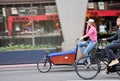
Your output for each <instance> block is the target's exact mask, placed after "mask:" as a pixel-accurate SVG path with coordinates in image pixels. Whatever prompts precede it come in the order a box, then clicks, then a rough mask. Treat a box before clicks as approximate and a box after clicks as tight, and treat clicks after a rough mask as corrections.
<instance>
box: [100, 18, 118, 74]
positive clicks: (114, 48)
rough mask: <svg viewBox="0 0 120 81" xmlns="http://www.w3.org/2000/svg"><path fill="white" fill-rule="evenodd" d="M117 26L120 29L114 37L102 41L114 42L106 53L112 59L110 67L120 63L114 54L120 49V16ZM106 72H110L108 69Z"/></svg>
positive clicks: (107, 47) (106, 48) (106, 47)
mask: <svg viewBox="0 0 120 81" xmlns="http://www.w3.org/2000/svg"><path fill="white" fill-rule="evenodd" d="M116 25H117V26H118V27H119V29H118V31H117V32H116V33H115V34H114V35H113V36H111V37H108V38H103V39H102V40H106V41H112V43H111V44H109V45H107V46H105V52H106V54H107V55H109V57H110V59H111V62H110V63H109V66H113V65H115V64H117V63H119V60H118V59H117V58H116V57H115V54H114V53H115V51H117V49H120V16H119V17H118V18H117V20H116ZM105 72H106V73H107V72H108V71H107V69H105Z"/></svg>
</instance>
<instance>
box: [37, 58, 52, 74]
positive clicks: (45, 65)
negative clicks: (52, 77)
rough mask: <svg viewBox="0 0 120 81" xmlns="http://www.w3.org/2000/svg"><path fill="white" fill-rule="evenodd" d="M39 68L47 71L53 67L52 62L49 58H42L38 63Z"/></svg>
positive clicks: (41, 70) (43, 71)
mask: <svg viewBox="0 0 120 81" xmlns="http://www.w3.org/2000/svg"><path fill="white" fill-rule="evenodd" d="M37 69H38V70H39V71H40V72H42V73H46V72H49V71H50V69H51V62H50V61H49V60H48V59H46V58H45V59H41V60H40V61H39V62H38V63H37Z"/></svg>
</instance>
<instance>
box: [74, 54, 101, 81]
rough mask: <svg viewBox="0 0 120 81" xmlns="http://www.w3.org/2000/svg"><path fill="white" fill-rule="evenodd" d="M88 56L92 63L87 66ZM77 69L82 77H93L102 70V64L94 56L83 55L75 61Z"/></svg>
mask: <svg viewBox="0 0 120 81" xmlns="http://www.w3.org/2000/svg"><path fill="white" fill-rule="evenodd" d="M88 58H89V59H90V62H91V64H90V66H89V67H86V65H87V60H86V59H88ZM94 68H96V70H95V69H94ZM75 71H76V73H77V75H78V76H79V77H80V78H82V79H85V80H89V79H93V78H95V77H96V76H97V75H98V73H99V72H100V64H99V62H98V61H97V60H96V59H95V58H92V57H91V56H87V57H83V58H81V59H80V60H79V61H77V62H76V63H75Z"/></svg>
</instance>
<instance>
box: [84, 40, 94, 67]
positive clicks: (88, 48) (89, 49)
mask: <svg viewBox="0 0 120 81" xmlns="http://www.w3.org/2000/svg"><path fill="white" fill-rule="evenodd" d="M95 45H96V42H93V41H90V42H89V44H88V46H87V47H86V49H85V51H84V55H85V56H88V54H89V52H90V51H91V50H92V49H93V48H94V46H95ZM87 62H88V65H87V66H89V65H90V64H91V63H90V58H87Z"/></svg>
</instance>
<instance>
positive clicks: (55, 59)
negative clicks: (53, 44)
mask: <svg viewBox="0 0 120 81" xmlns="http://www.w3.org/2000/svg"><path fill="white" fill-rule="evenodd" d="M47 58H49V59H50V61H51V62H52V63H53V64H55V65H61V64H63V65H66V64H73V63H74V61H75V59H76V49H73V50H70V51H65V52H57V53H50V54H48V56H47Z"/></svg>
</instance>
